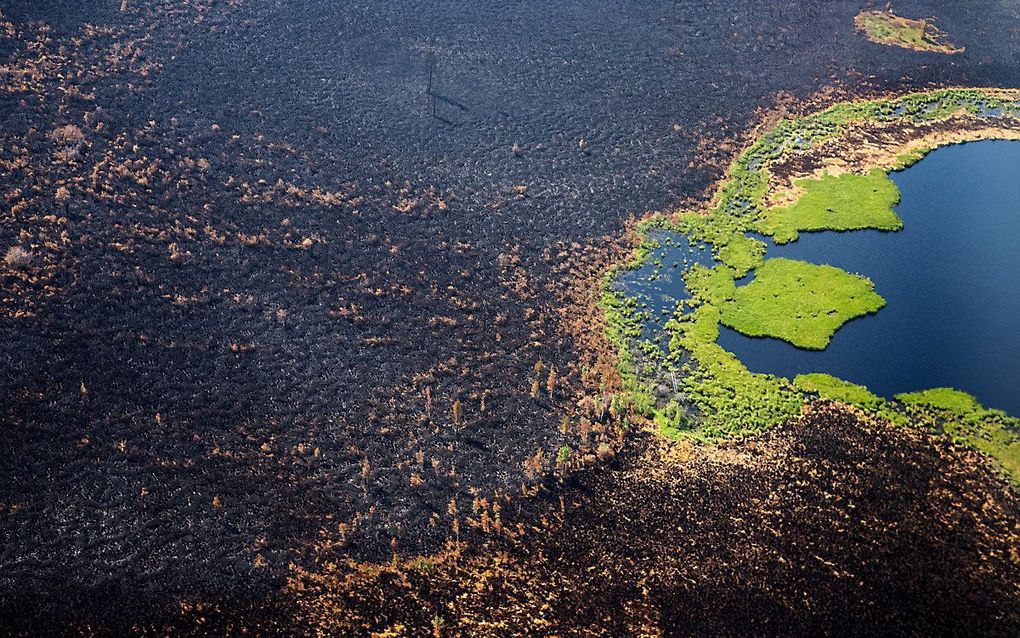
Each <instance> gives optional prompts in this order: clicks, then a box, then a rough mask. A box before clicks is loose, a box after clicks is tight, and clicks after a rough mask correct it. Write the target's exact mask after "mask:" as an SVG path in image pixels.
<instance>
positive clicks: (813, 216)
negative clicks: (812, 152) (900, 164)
mask: <svg viewBox="0 0 1020 638" xmlns="http://www.w3.org/2000/svg"><path fill="white" fill-rule="evenodd" d="M795 185H796V186H797V187H799V188H801V189H803V191H804V193H803V194H802V195H801V196H800V197H799V198H798V199H797V201H796V202H794V203H793V204H791V205H790V206H785V207H775V208H770V209H769V210H767V211H766V212H765V213H764V215H763V217H762V219H761V221H760V222H759V230H760V232H762V233H763V234H765V235H772V237H773V239H775V241H776V243H777V244H785V243H787V242H791V241H795V240H796V239H797V237H798V233H799V231H820V230H838V231H844V230H859V229H863V228H874V229H876V230H900V229H901V228H903V221H902V220H900V218H899V216H898V215H896V213H895V212H894V211H893V206H895V205H896V204H897V203H899V201H900V193H899V190H897V188H896V184H894V183H893V181H892V180H891V179H889V176H888V175H887V174H886V173H885V171H883V170H881V169H875V170H873V171H871V172H870V173H868V174H867V175H854V174H852V173H846V174H844V175H839V176H833V175H824V176H822V177H821V178H819V179H799V180H797V181H796V182H795Z"/></svg>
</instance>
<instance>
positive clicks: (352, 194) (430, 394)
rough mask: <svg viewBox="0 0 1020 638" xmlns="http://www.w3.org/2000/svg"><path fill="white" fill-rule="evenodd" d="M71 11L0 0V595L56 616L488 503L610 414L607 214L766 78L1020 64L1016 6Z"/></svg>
mask: <svg viewBox="0 0 1020 638" xmlns="http://www.w3.org/2000/svg"><path fill="white" fill-rule="evenodd" d="M93 4H94V5H95V7H94V9H95V12H94V13H92V12H91V11H92V9H90V8H89V7H88V6H86V5H81V4H78V5H76V7H77V8H76V9H75V10H73V11H72V10H70V9H68V6H67V3H58V2H42V3H39V2H20V1H2V2H0V11H2V12H3V15H4V17H3V19H2V20H0V22H2V23H3V24H2V33H0V54H2V56H3V61H2V64H3V65H5V75H4V77H5V85H4V88H3V91H2V92H0V116H2V122H3V129H2V133H0V166H2V171H3V189H4V190H3V197H4V207H3V215H4V223H3V224H2V225H0V248H2V249H3V250H5V251H6V250H8V249H9V248H10V247H15V246H16V247H19V248H21V249H22V250H24V251H25V253H26V254H27V255H28V257H27V259H26V258H20V257H18V256H17V255H14V257H13V258H12V259H9V260H5V263H4V264H3V265H0V278H2V283H3V306H2V309H0V312H2V318H0V391H2V394H3V403H2V405H0V421H2V427H0V444H2V446H3V449H4V450H5V454H4V460H3V461H2V462H0V480H2V481H3V482H4V484H5V485H6V486H7V488H6V489H5V491H4V494H3V501H2V506H3V510H4V522H3V524H2V525H0V541H2V550H0V566H2V573H0V602H2V611H3V612H4V615H5V617H8V618H14V617H15V615H14V613H13V610H15V609H18V610H19V612H18V616H19V617H22V618H27V617H30V616H31V615H32V614H34V613H41V612H45V613H47V614H49V615H50V616H51V617H54V618H56V619H57V622H58V624H59V623H60V622H61V619H71V618H83V617H84V618H88V617H89V615H90V614H92V613H94V612H95V610H96V609H98V608H107V609H109V608H112V607H116V608H117V609H119V610H122V611H123V613H126V614H127V615H129V616H131V615H136V617H143V616H144V615H146V614H149V613H160V610H164V609H166V608H167V607H168V606H170V607H173V606H174V605H175V604H176V601H177V600H179V599H181V598H187V599H200V598H206V597H215V596H217V595H219V594H222V593H223V592H225V591H233V592H241V593H240V594H239V595H241V596H244V595H251V596H259V595H262V594H265V593H267V592H269V591H272V590H273V589H275V588H276V587H277V586H278V585H279V584H280V583H281V579H282V578H283V577H284V576H285V575H286V574H287V572H288V570H287V565H288V564H289V563H290V562H291V561H295V560H297V561H299V562H300V561H301V560H302V556H303V555H304V550H303V548H306V547H311V546H312V545H315V544H317V543H319V544H321V543H322V542H323V541H324V540H325V541H329V543H331V544H332V545H331V546H333V547H336V548H338V549H337V550H336V551H338V552H339V553H340V555H349V556H352V557H356V558H361V559H379V558H383V559H386V558H388V557H389V556H390V554H391V552H392V551H393V548H394V545H393V542H394V540H395V542H396V547H397V548H398V550H399V552H401V553H406V554H411V553H418V552H429V551H433V550H436V549H439V548H441V547H443V543H444V541H445V539H446V538H447V536H448V535H449V534H450V530H451V520H450V519H451V516H450V514H449V510H450V501H451V499H453V500H454V501H455V502H456V503H459V507H460V508H461V510H462V511H468V510H469V509H470V503H471V502H472V501H473V500H474V499H475V498H477V497H478V495H479V494H480V495H482V496H483V497H484V498H486V499H488V500H489V501H491V502H502V503H504V504H506V505H507V507H504V509H503V515H504V517H506V524H507V526H510V525H511V519H512V518H513V517H516V516H517V514H516V512H517V511H518V503H519V502H520V501H521V499H520V498H519V495H521V493H522V491H523V492H529V493H530V492H531V491H533V489H532V488H531V486H532V485H535V484H538V483H541V482H542V480H543V479H541V478H540V477H539V476H538V475H539V474H540V472H538V471H536V470H539V469H550V468H551V466H552V465H553V463H552V462H551V460H552V459H555V457H556V454H557V450H558V449H559V448H560V446H562V445H564V444H567V445H570V446H572V447H573V448H575V449H578V448H580V447H582V445H581V439H582V437H583V438H585V439H586V440H587V447H588V448H589V449H590V450H591V451H592V452H594V451H596V450H597V449H598V446H599V445H600V444H605V445H610V446H612V447H613V448H614V449H615V447H616V445H617V442H618V441H619V437H620V434H619V430H620V419H618V418H616V415H608V416H607V415H606V414H605V411H604V410H602V409H600V408H596V407H593V406H592V402H591V400H589V401H587V402H583V401H582V407H580V408H578V407H576V402H577V401H578V399H581V398H583V397H584V396H586V395H587V396H594V395H600V394H603V393H608V392H611V391H612V389H613V388H612V383H613V380H612V378H611V375H602V374H601V373H600V370H599V361H598V360H597V359H595V358H593V357H592V356H590V350H591V348H589V347H588V343H580V344H579V343H578V341H577V339H578V338H582V337H584V335H585V334H590V332H589V333H585V331H584V330H575V329H573V328H575V327H577V326H583V325H585V324H586V323H588V322H589V317H588V316H586V315H584V314H580V311H578V309H579V308H584V307H585V306H584V303H583V292H584V291H583V290H581V291H579V290H578V289H577V288H576V287H574V288H572V287H571V286H575V284H580V283H583V282H591V281H594V280H595V279H596V278H597V277H598V274H599V273H600V264H603V263H605V262H607V261H608V260H611V259H612V258H613V257H614V256H615V255H614V253H613V250H614V249H613V248H612V247H609V244H611V243H612V242H614V241H616V240H615V239H614V238H616V237H618V236H620V235H622V234H623V229H624V225H625V221H626V220H627V219H628V218H630V217H631V216H635V215H641V214H643V213H645V212H646V211H648V210H651V209H660V208H671V207H673V206H675V205H677V204H678V203H679V202H680V201H681V200H683V199H685V198H688V197H691V196H693V195H696V194H698V193H702V192H703V191H704V190H705V189H706V188H707V187H708V186H709V184H710V183H711V181H712V180H713V179H715V178H717V177H718V176H719V174H720V172H719V170H718V167H717V166H716V165H715V162H714V161H715V160H723V161H725V160H726V159H728V152H729V151H727V150H726V148H727V146H726V144H724V143H723V140H725V139H727V138H729V137H730V136H731V135H733V134H735V133H736V132H737V131H743V130H745V129H746V128H747V126H748V125H749V124H750V123H751V122H753V121H754V120H755V119H756V117H758V113H760V112H761V111H762V110H764V109H769V108H771V107H772V106H773V105H774V104H775V102H776V96H777V94H779V93H780V92H784V93H787V94H792V95H793V96H795V97H797V98H807V96H809V95H812V94H815V93H816V92H818V91H820V90H822V89H825V88H827V87H832V86H839V87H841V88H840V91H841V92H842V93H843V94H844V95H846V94H849V95H854V94H857V93H864V92H869V93H871V92H880V91H885V90H892V89H896V90H903V89H906V88H911V87H923V86H930V85H935V84H978V85H982V84H986V85H998V86H1016V84H1017V81H1018V75H1017V68H1018V65H1020V61H1018V52H1020V40H1018V34H1017V32H1016V31H1015V29H1012V28H1011V26H1010V25H1011V24H1015V22H1016V19H1017V16H1016V10H1015V9H1010V8H1009V6H1008V5H1003V6H1001V7H991V8H989V7H983V8H981V9H980V10H977V9H974V8H970V7H968V6H966V5H964V4H962V3H950V2H944V3H938V2H936V3H914V2H907V3H900V5H898V7H897V8H898V9H901V10H903V11H904V12H910V13H911V15H913V14H917V15H925V14H937V15H938V16H939V18H940V22H939V24H940V25H941V27H942V28H944V29H945V30H946V31H947V32H949V33H951V34H952V36H953V38H954V42H958V43H959V44H962V45H965V46H966V52H965V53H963V54H960V55H958V56H953V57H952V59H951V60H949V59H944V58H943V57H940V56H929V55H926V54H923V53H916V52H911V51H899V50H890V49H888V48H884V47H878V46H875V45H872V44H870V43H868V42H867V41H865V40H864V39H863V38H861V37H860V36H859V34H856V33H854V31H853V28H852V22H853V16H854V15H855V14H856V13H857V11H858V10H859V9H860V7H859V6H857V5H856V4H847V5H846V6H828V5H825V6H822V5H817V4H816V3H809V4H806V5H805V6H803V7H798V8H797V9H796V10H793V9H791V8H789V7H788V5H787V3H761V2H711V3H664V2H608V1H593V2H563V3H560V2H557V3H550V2H525V3H492V4H483V3H477V2H475V3H467V2H465V3H460V2H456V3H454V2H410V1H406V2H403V1H402V2H390V3H385V4H379V3H363V4H352V3H325V2H286V3H284V2H224V3H214V2H206V1H201V0H193V1H192V2H184V3H182V2H172V3H171V2H141V0H135V1H133V2H131V3H129V5H130V6H129V10H128V11H127V12H125V13H120V12H119V11H116V10H111V8H110V6H112V5H113V4H114V3H113V2H112V0H111V2H109V3H98V2H96V3H93ZM433 64H434V73H433V93H434V94H436V96H432V95H429V94H428V93H426V86H427V82H428V71H429V68H430V67H432V66H433ZM433 102H435V103H436V114H437V115H438V116H439V118H437V117H433V115H432V107H433ZM440 118H441V119H440ZM68 127H71V128H68ZM705 140H709V141H711V143H709V144H705ZM706 148H711V149H713V150H712V151H710V152H706V151H705V149H706ZM729 148H730V149H733V148H735V147H732V146H730V147H729ZM716 149H721V150H716ZM579 295H580V296H579ZM579 299H581V301H578V300H579ZM563 308H568V309H573V310H574V311H575V314H573V315H569V314H567V315H564V314H563V313H562V312H561V310H562V309H563ZM578 335H580V336H581V337H579V336H578ZM585 353H589V354H585ZM539 361H542V362H543V365H542V368H541V371H540V372H536V364H537V363H538V362H539ZM550 369H555V370H556V373H557V376H556V380H555V383H554V384H552V386H553V391H552V392H551V393H550V392H548V391H547V386H548V385H549V384H548V372H549V370H550ZM536 381H538V382H539V391H538V392H537V393H535V392H533V390H534V387H533V386H534V384H535V382H536ZM533 394H536V395H537V396H532V395H533ZM550 395H551V396H550ZM455 402H459V403H457V405H458V406H459V415H458V416H457V418H454V414H453V406H454V404H455ZM483 404H484V408H483ZM564 415H566V416H567V417H568V419H570V421H569V422H568V427H566V428H563V429H565V430H566V432H564V431H562V429H561V421H562V418H563V417H564ZM585 423H587V425H584V424H585ZM879 440H880V441H885V439H881V438H880V439H879ZM886 444H887V445H888V446H891V447H895V446H896V445H897V442H896V441H895V440H892V439H890V440H889V441H887V442H886ZM539 450H542V451H543V456H544V459H545V461H544V462H543V461H542V458H543V457H542V456H540V457H539V459H538V460H539V462H538V463H537V464H536V463H535V461H534V459H535V456H536V453H537V452H538V451H539ZM578 456H581V455H578ZM529 459H531V460H530V461H529ZM536 465H538V466H543V467H537V466H536ZM415 477H417V479H416V478H415ZM522 483H523V484H525V485H524V486H523V488H522ZM472 489H473V490H475V492H472V491H471V490H472ZM990 489H992V488H990ZM904 507H906V505H905V504H904ZM975 507H977V506H976V505H975ZM531 509H532V508H531V506H530V505H529V506H522V509H521V519H520V520H521V521H524V522H526V521H529V520H532V519H531V517H530V515H529V512H530V511H531ZM1014 520H1015V517H1014ZM469 533H471V531H470V529H466V530H465V535H468V534H469ZM8 612H9V613H8ZM106 620H109V619H108V618H107V619H106Z"/></svg>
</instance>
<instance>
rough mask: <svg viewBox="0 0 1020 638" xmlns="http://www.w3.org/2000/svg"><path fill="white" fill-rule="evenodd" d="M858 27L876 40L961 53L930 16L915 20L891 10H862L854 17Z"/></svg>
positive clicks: (882, 42) (881, 42)
mask: <svg viewBox="0 0 1020 638" xmlns="http://www.w3.org/2000/svg"><path fill="white" fill-rule="evenodd" d="M854 24H855V25H856V26H857V29H858V30H859V31H862V32H864V34H865V36H867V38H868V39H869V40H871V41H872V42H874V43H876V44H885V45H888V46H895V47H901V48H904V49H913V50H915V51H928V52H932V53H960V52H961V51H963V49H957V48H956V47H954V46H953V45H952V43H950V42H949V41H947V40H946V34H945V33H943V32H942V31H941V30H939V29H937V28H935V26H933V25H932V24H931V23H930V22H929V21H928V20H924V19H918V20H912V19H910V18H904V17H901V16H898V15H896V14H895V13H893V12H892V11H861V12H860V13H859V14H857V17H856V18H854Z"/></svg>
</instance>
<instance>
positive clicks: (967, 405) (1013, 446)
mask: <svg viewBox="0 0 1020 638" xmlns="http://www.w3.org/2000/svg"><path fill="white" fill-rule="evenodd" d="M896 400H897V401H899V402H900V403H902V404H903V405H904V406H905V407H906V410H907V412H908V413H909V414H911V415H912V416H914V417H915V418H927V419H928V420H929V421H931V422H932V425H933V427H935V428H936V429H938V430H941V431H943V432H945V433H946V434H947V435H949V436H951V437H952V438H953V440H954V441H956V442H957V443H960V444H962V445H967V446H970V447H973V448H975V449H977V450H979V451H981V452H983V453H984V454H986V455H988V456H989V457H991V458H992V460H993V461H994V462H995V464H996V465H997V466H998V467H999V469H1000V470H1002V471H1003V472H1004V473H1005V474H1006V475H1007V476H1008V477H1009V478H1010V479H1011V480H1012V481H1013V482H1015V483H1020V419H1017V418H1015V417H1011V416H1009V415H1007V414H1006V413H1005V412H1003V411H1002V410H989V409H987V408H985V407H984V406H983V405H981V404H980V403H979V402H978V400H977V399H976V398H974V397H973V396H971V395H969V394H967V393H966V392H961V391H959V390H954V389H953V388H934V389H931V390H924V391H921V392H910V393H907V394H898V395H896Z"/></svg>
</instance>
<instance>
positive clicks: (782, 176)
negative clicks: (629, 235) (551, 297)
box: [602, 89, 1020, 481]
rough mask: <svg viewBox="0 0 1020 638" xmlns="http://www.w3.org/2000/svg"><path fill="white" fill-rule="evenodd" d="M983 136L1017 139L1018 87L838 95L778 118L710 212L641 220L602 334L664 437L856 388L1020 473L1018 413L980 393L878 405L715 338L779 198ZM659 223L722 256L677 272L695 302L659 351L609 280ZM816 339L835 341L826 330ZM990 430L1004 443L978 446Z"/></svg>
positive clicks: (642, 250) (770, 421) (766, 415)
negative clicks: (814, 108) (785, 373)
mask: <svg viewBox="0 0 1020 638" xmlns="http://www.w3.org/2000/svg"><path fill="white" fill-rule="evenodd" d="M980 139H1014V140H1015V139H1020V91H1017V90H999V89H945V90H939V91H932V92H926V93H915V94H909V95H905V96H902V97H898V98H886V99H877V100H870V101H865V102H851V103H841V104H836V105H834V106H832V107H829V108H827V109H825V110H823V111H820V112H817V113H814V114H810V115H806V116H803V117H801V118H798V119H795V120H783V121H781V122H779V123H778V124H776V125H775V126H774V127H773V128H771V129H770V130H768V131H766V132H764V133H762V134H761V135H759V136H758V137H757V139H756V140H755V141H754V142H752V143H751V144H750V145H749V146H748V147H747V148H745V150H744V151H743V152H742V153H741V154H740V155H739V156H738V157H737V158H736V160H735V161H734V162H733V164H732V165H731V167H730V168H729V170H728V171H727V175H726V177H725V178H724V179H723V180H722V182H720V184H719V186H718V188H717V190H716V194H715V197H714V198H713V200H712V202H711V204H710V206H709V207H708V208H707V209H706V210H701V211H679V212H676V213H673V214H669V215H658V216H654V217H652V218H650V219H647V220H645V221H644V222H643V223H642V224H641V225H640V226H639V231H640V232H641V235H642V239H643V242H642V244H641V246H640V247H639V248H638V249H637V250H636V251H635V253H634V254H633V257H632V260H631V262H630V263H629V264H627V265H626V266H623V267H617V268H614V269H612V270H611V271H610V272H609V273H608V274H607V276H606V279H605V281H604V286H603V295H602V306H603V309H604V311H605V314H606V319H607V326H608V328H607V336H608V338H609V339H610V341H611V342H612V343H613V345H614V346H615V347H616V348H617V350H618V352H619V367H620V372H621V375H622V376H623V378H624V379H625V388H626V390H627V391H628V396H629V398H630V400H631V403H632V405H633V406H634V407H635V408H636V409H637V410H638V411H639V412H642V413H644V414H645V415H646V416H649V417H651V418H652V419H654V421H655V423H656V424H657V425H658V429H659V430H660V431H662V432H664V433H666V434H669V435H671V436H683V437H693V438H696V439H703V440H714V439H718V438H720V437H725V436H733V435H738V436H739V435H743V434H748V433H753V432H757V431H761V430H764V429H767V428H770V427H772V426H774V425H776V424H778V423H780V422H783V421H785V420H786V419H788V418H791V417H793V416H796V415H797V414H799V412H800V409H801V405H802V404H803V403H804V401H805V400H806V399H807V398H809V397H811V396H821V397H823V398H832V399H836V400H841V401H843V402H844V403H849V404H854V402H853V401H849V400H847V397H848V396H849V397H853V396H865V397H867V401H862V402H859V403H858V404H857V407H858V408H861V409H863V410H865V411H866V412H868V413H870V414H874V415H877V416H881V417H883V418H885V419H888V420H892V421H895V422H905V421H906V418H907V415H908V414H914V413H916V412H918V411H923V412H925V414H927V415H929V416H932V418H936V417H937V420H938V421H939V422H940V423H941V424H942V425H940V426H939V428H940V429H942V430H946V431H950V432H953V433H955V434H958V435H959V436H957V437H956V438H960V439H961V440H963V441H964V442H966V443H968V444H970V445H971V446H972V447H977V448H980V449H982V450H983V451H985V452H987V453H988V454H990V455H991V456H993V457H994V458H995V459H996V460H997V461H998V463H997V465H998V466H999V467H1000V469H1002V470H1005V471H1006V472H1007V473H1008V474H1010V475H1011V477H1012V478H1013V480H1014V481H1016V480H1018V479H1020V438H1018V437H1017V435H1016V434H1015V431H1016V430H1017V429H1018V428H1020V420H1017V419H1014V418H1012V417H1009V416H1008V415H1006V414H1005V413H1001V412H999V411H989V410H985V409H984V408H983V407H982V406H980V405H978V404H977V403H976V402H974V405H975V406H976V407H975V408H974V409H973V410H970V411H966V412H960V411H952V410H946V409H945V408H944V406H933V405H929V404H925V403H923V402H917V401H909V400H905V399H904V397H907V396H909V395H902V396H900V395H898V396H897V397H896V398H895V399H894V400H890V401H887V400H882V401H881V402H880V403H878V404H877V405H876V404H875V402H874V401H873V400H872V399H871V397H872V396H874V395H871V394H870V393H867V394H862V393H861V392H858V391H854V392H850V393H848V392H847V391H846V390H847V387H846V386H845V385H844V384H845V382H842V381H841V380H838V379H835V378H833V379H832V381H831V382H826V383H818V382H817V381H818V380H817V379H816V380H815V381H816V383H814V384H812V385H811V387H810V388H805V386H804V384H803V383H802V384H800V385H799V386H798V385H795V384H794V383H793V380H790V379H785V378H782V377H777V376H774V375H766V374H757V373H752V372H750V371H748V370H747V368H746V367H745V366H744V365H743V363H742V362H741V361H740V360H739V359H738V358H737V357H735V356H734V355H733V354H731V353H729V352H727V351H726V350H724V349H723V348H722V347H721V346H719V345H718V344H717V343H716V340H717V338H718V331H719V328H718V326H719V325H720V324H722V323H724V321H723V314H724V312H723V310H724V309H726V308H731V307H732V306H733V303H734V300H733V294H732V291H733V287H734V285H735V282H736V281H737V280H738V279H740V278H741V277H744V276H745V275H747V274H748V273H749V272H751V271H752V270H754V269H756V268H758V267H759V266H761V265H762V264H763V263H764V262H765V245H764V243H763V242H760V241H759V240H757V239H754V238H753V237H752V236H750V234H751V233H763V231H764V233H765V234H774V232H775V229H773V232H772V233H769V232H768V231H769V229H768V228H763V224H762V222H763V220H764V219H765V218H766V217H767V216H768V214H769V212H770V211H773V210H774V209H775V208H776V206H778V205H784V204H792V203H793V202H796V201H797V200H798V199H799V198H800V196H801V195H803V193H804V189H803V181H806V180H820V179H823V178H826V177H825V176H832V177H835V176H839V175H843V174H847V173H852V174H857V175H865V174H867V173H868V172H869V171H873V170H875V169H880V170H881V171H883V172H885V173H886V176H885V179H888V173H889V172H891V171H894V170H902V169H903V168H905V167H907V166H909V165H911V164H912V163H914V162H916V161H917V160H919V159H920V158H922V157H923V156H924V155H925V154H926V153H927V152H929V151H930V150H932V149H934V148H937V147H939V146H945V145H948V144H955V143H961V142H966V141H974V140H980ZM857 227H860V228H870V227H873V226H869V225H867V224H866V223H865V224H864V225H861V226H857ZM652 229H665V230H671V231H675V232H679V233H682V234H683V235H685V236H687V237H688V238H689V239H690V240H691V241H697V242H703V243H705V244H707V245H710V246H712V248H713V254H714V256H715V258H716V260H717V263H716V264H715V265H714V266H713V267H711V268H704V267H700V266H693V267H691V268H689V269H687V270H686V271H685V272H684V273H683V278H684V282H685V284H686V287H687V290H688V293H689V295H690V298H689V299H687V300H683V301H682V302H681V303H680V304H679V306H678V309H677V312H676V313H675V314H674V316H673V317H672V319H671V320H670V321H668V322H667V323H666V325H665V327H664V328H663V332H664V333H665V334H666V335H668V336H669V339H670V343H669V348H668V351H665V352H664V351H662V350H661V349H659V348H649V347H647V346H644V345H642V343H641V342H642V339H641V338H640V336H639V335H640V330H639V329H637V330H636V328H640V326H641V322H642V314H641V313H640V312H637V311H636V308H635V307H634V305H633V303H631V301H632V300H629V299H628V298H627V297H626V295H623V294H621V293H619V292H615V291H614V290H613V289H612V288H611V286H610V284H611V282H613V281H614V280H615V278H616V276H617V274H618V273H619V272H620V270H621V268H624V267H626V268H633V267H635V266H639V265H641V264H643V263H645V262H646V260H647V259H648V255H649V253H650V252H651V250H652V249H653V247H654V240H653V239H652V238H651V237H650V235H649V231H650V230H652ZM824 229H825V228H817V227H812V228H811V230H824ZM837 229H838V228H837ZM781 298H782V297H781ZM788 301H790V303H793V302H794V301H795V299H791V300H788ZM745 310H746V309H745ZM849 318H850V319H852V318H853V316H850V317H849ZM794 321H795V322H796V321H799V319H796V320H794ZM822 323H824V322H822ZM838 327H839V326H836V328H835V329H838ZM835 329H833V330H832V332H835ZM758 332H759V333H762V334H768V333H767V332H762V331H761V330H758ZM772 336H776V335H772ZM830 336H831V333H830ZM814 339H816V341H815V342H821V341H822V340H823V339H824V341H826V342H827V337H826V336H825V335H824V334H819V335H816V337H814ZM808 342H811V339H810V338H809V340H808ZM665 378H670V379H679V381H678V382H674V383H673V391H672V392H666V393H664V392H663V391H662V385H663V384H662V382H663V379H665ZM915 394H916V393H915ZM946 424H948V426H947V425H946ZM988 439H991V440H994V441H997V442H998V444H997V445H996V446H988V445H979V444H978V443H977V442H978V441H979V440H988Z"/></svg>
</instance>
